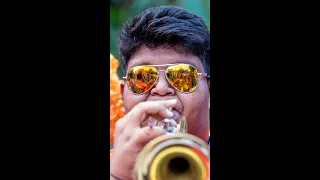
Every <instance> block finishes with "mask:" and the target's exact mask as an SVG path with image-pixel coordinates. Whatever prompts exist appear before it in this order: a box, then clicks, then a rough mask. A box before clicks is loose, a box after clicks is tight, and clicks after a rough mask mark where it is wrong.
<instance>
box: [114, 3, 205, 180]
mask: <svg viewBox="0 0 320 180" xmlns="http://www.w3.org/2000/svg"><path fill="white" fill-rule="evenodd" d="M120 62H121V66H122V69H123V72H125V74H126V75H125V77H124V78H123V81H122V82H121V85H120V91H121V94H122V97H123V106H124V109H125V116H124V117H122V118H121V119H119V120H118V121H117V122H116V126H115V136H114V149H113V153H112V156H111V162H110V175H111V179H122V180H129V179H133V178H134V168H135V163H136V159H137V156H138V154H139V152H140V151H141V150H142V148H143V147H144V146H145V145H146V144H147V143H148V142H150V141H151V140H153V139H154V138H156V137H158V136H161V135H163V134H165V133H166V131H165V130H164V129H163V128H161V127H160V126H159V125H158V124H159V121H162V120H163V119H166V118H167V119H174V120H175V123H174V124H179V123H180V122H179V120H180V119H181V117H182V116H183V117H185V118H186V120H187V132H188V133H189V134H192V135H194V136H196V137H198V138H200V139H202V140H203V141H205V142H209V141H208V139H209V109H210V105H209V102H210V93H209V89H210V81H209V77H210V32H209V30H208V28H207V26H206V25H205V23H204V21H203V20H202V19H201V18H200V17H198V16H197V15H195V14H192V13H190V12H188V11H186V10H184V9H182V8H179V7H175V6H161V7H157V8H149V9H147V10H145V11H144V12H142V13H141V14H140V15H138V16H136V17H135V18H134V19H133V20H132V21H131V22H129V23H127V24H125V25H124V27H123V30H122V32H121V34H120Z"/></svg>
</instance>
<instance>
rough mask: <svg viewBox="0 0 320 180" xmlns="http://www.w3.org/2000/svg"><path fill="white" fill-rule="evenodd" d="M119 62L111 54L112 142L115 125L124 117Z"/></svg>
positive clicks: (111, 140)
mask: <svg viewBox="0 0 320 180" xmlns="http://www.w3.org/2000/svg"><path fill="white" fill-rule="evenodd" d="M119 64H120V63H119V61H118V60H117V59H116V58H115V57H114V56H113V55H112V54H110V142H113V141H114V133H115V132H114V131H115V123H116V122H117V120H119V119H120V118H122V117H123V116H124V108H123V101H122V96H121V94H120V80H119V77H118V74H117V69H118V67H119Z"/></svg>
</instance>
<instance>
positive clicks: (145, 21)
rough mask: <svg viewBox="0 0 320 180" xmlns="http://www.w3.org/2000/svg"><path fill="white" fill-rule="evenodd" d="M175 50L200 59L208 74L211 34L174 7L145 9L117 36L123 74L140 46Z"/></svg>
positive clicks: (195, 18) (196, 18) (199, 21)
mask: <svg viewBox="0 0 320 180" xmlns="http://www.w3.org/2000/svg"><path fill="white" fill-rule="evenodd" d="M143 44H144V45H146V46H147V47H148V48H151V49H152V48H157V47H159V46H161V47H166V48H174V49H175V50H176V51H177V52H179V51H183V52H186V53H192V54H194V55H196V56H197V57H199V59H200V60H201V62H202V64H203V66H204V69H205V72H206V73H208V74H210V32H209V30H208V27H207V26H206V24H205V22H204V21H203V19H202V18H201V17H199V16H197V15H195V14H193V13H191V12H188V11H186V10H185V9H183V8H181V7H177V6H160V7H153V8H148V9H147V10H145V11H143V12H142V13H141V14H139V15H138V16H136V17H134V18H133V20H132V21H131V22H129V23H126V24H125V25H124V27H123V29H122V31H121V33H120V45H119V46H120V60H121V67H122V70H123V72H124V73H126V71H127V64H128V61H129V60H130V58H131V56H132V55H133V54H134V53H135V51H136V50H137V48H139V47H140V46H141V45H143Z"/></svg>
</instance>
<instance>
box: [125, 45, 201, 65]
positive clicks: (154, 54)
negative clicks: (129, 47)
mask: <svg viewBox="0 0 320 180" xmlns="http://www.w3.org/2000/svg"><path fill="white" fill-rule="evenodd" d="M175 63H186V64H191V65H193V66H195V67H196V68H197V69H198V71H203V66H202V63H201V61H200V59H199V58H198V57H197V56H195V55H193V54H187V53H178V52H176V51H175V50H174V49H168V48H162V47H159V48H155V49H149V48H148V47H146V46H144V45H143V46H141V47H140V48H138V49H137V51H136V52H135V53H134V54H133V56H132V57H131V59H130V60H129V62H128V69H130V68H132V67H134V66H139V65H161V64H175Z"/></svg>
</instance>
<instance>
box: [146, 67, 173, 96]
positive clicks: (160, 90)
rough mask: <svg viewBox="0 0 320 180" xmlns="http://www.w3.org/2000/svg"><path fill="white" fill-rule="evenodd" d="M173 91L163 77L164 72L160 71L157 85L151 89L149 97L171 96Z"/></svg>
mask: <svg viewBox="0 0 320 180" xmlns="http://www.w3.org/2000/svg"><path fill="white" fill-rule="evenodd" d="M174 94H175V91H174V89H173V87H172V86H171V85H170V84H169V82H168V81H167V79H166V77H165V72H164V71H160V72H159V77H158V81H157V83H156V84H155V85H154V87H153V88H152V89H151V95H154V96H156V95H158V96H173V95H174Z"/></svg>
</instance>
